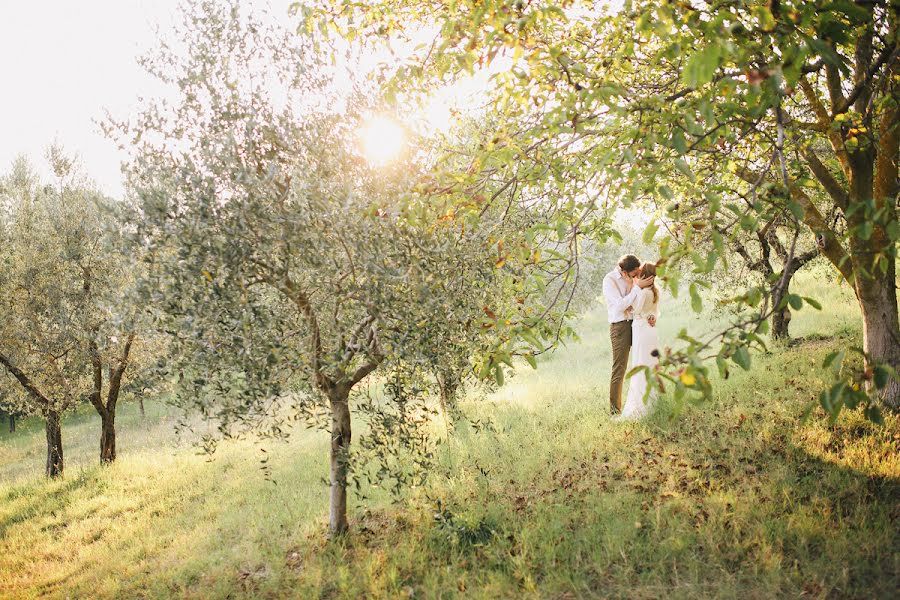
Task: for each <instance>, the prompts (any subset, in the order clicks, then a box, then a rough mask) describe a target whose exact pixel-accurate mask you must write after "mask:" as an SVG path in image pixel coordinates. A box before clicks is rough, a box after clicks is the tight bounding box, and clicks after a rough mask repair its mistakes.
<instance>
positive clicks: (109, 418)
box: [100, 410, 116, 463]
mask: <svg viewBox="0 0 900 600" xmlns="http://www.w3.org/2000/svg"><path fill="white" fill-rule="evenodd" d="M100 421H101V426H100V427H101V430H100V462H101V463H111V462H113V461H114V460H116V413H115V411H114V410H112V411H107V412H106V414H102V413H101V415H100Z"/></svg>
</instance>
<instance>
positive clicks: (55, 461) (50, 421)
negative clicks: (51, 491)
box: [46, 410, 63, 477]
mask: <svg viewBox="0 0 900 600" xmlns="http://www.w3.org/2000/svg"><path fill="white" fill-rule="evenodd" d="M46 429H47V477H59V476H61V475H62V474H63V445H62V424H61V423H60V415H59V412H58V411H55V410H51V411H49V412H48V413H47V418H46Z"/></svg>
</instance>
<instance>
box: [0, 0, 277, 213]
mask: <svg viewBox="0 0 900 600" xmlns="http://www.w3.org/2000/svg"><path fill="white" fill-rule="evenodd" d="M178 3H179V2H178V0H31V1H29V0H0V77H2V80H0V81H2V84H0V173H3V172H6V171H8V170H9V168H10V166H11V164H12V161H13V160H14V159H15V157H16V156H18V155H20V154H25V155H26V156H28V157H29V158H30V159H31V162H32V163H33V164H34V165H35V166H36V167H38V168H40V169H42V170H44V168H45V162H46V161H45V160H44V151H45V149H46V147H47V146H48V145H49V144H50V143H51V142H53V141H54V140H56V141H58V142H60V143H61V144H62V145H63V146H64V147H65V148H66V149H67V150H68V151H69V152H75V153H77V154H78V155H79V157H80V158H81V162H82V165H83V166H84V168H85V171H86V172H87V174H88V175H89V176H90V177H92V178H93V179H94V180H96V181H97V183H98V184H99V185H100V187H101V188H102V189H103V191H104V192H106V193H107V194H111V195H113V196H120V195H121V194H122V177H121V174H120V171H119V165H120V163H121V161H122V160H123V159H124V158H125V157H124V155H122V154H120V152H119V151H118V149H117V148H116V146H115V144H114V143H113V142H112V141H110V140H108V139H106V138H105V137H104V136H103V134H102V133H101V132H100V128H99V126H98V125H97V121H98V120H100V119H102V118H103V116H104V114H105V112H104V111H105V110H109V111H110V112H111V113H112V114H113V115H114V116H117V117H125V116H127V115H129V114H131V112H132V109H133V108H135V107H136V105H137V99H138V97H139V96H141V95H143V96H151V95H154V94H157V93H160V88H159V86H158V85H157V84H156V83H155V81H154V80H153V79H152V78H150V77H149V76H147V75H146V74H145V73H144V71H143V70H142V69H141V67H140V66H139V65H138V64H137V57H138V56H139V55H141V54H144V53H145V52H146V51H147V50H148V49H150V48H152V47H153V45H154V43H155V41H156V39H157V38H156V33H155V28H156V27H157V26H158V27H160V28H161V29H162V31H163V32H166V31H168V30H170V29H171V27H172V25H173V24H174V23H175V22H176V19H177V13H176V8H177V6H178ZM249 3H250V4H256V3H258V2H257V0H253V1H251V2H249ZM270 4H271V5H272V6H273V7H279V6H280V5H283V6H284V11H283V13H284V14H285V18H286V19H287V18H288V17H287V7H288V6H289V5H290V0H271V2H270Z"/></svg>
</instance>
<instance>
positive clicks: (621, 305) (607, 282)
mask: <svg viewBox="0 0 900 600" xmlns="http://www.w3.org/2000/svg"><path fill="white" fill-rule="evenodd" d="M640 291H641V289H640V288H639V287H638V286H636V285H635V286H634V287H632V288H631V291H630V292H628V293H627V294H625V295H624V296H623V295H622V292H620V291H619V288H618V287H617V286H616V282H615V281H613V280H612V279H611V278H610V277H605V278H604V279H603V297H604V298H605V299H606V304H607V306H609V307H610V308H613V309H615V310H617V311H618V310H621V311H623V312H624V311H625V309H626V308H628V307H629V306H631V305H632V304H634V299H635V298H637V294H638V292H640Z"/></svg>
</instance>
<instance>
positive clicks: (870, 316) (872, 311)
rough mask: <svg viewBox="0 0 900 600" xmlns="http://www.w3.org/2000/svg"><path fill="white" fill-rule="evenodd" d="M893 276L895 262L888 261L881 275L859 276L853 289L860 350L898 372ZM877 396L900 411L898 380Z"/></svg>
mask: <svg viewBox="0 0 900 600" xmlns="http://www.w3.org/2000/svg"><path fill="white" fill-rule="evenodd" d="M895 278H896V274H895V265H894V262H893V261H891V263H890V267H889V268H888V273H887V274H886V275H885V276H884V277H872V278H863V277H862V276H858V277H857V286H856V290H857V296H858V298H859V306H860V309H861V311H862V316H863V350H865V351H866V353H867V354H868V355H869V356H870V357H871V359H872V361H873V362H875V363H887V364H889V365H890V366H891V367H893V368H894V370H895V371H898V372H900V323H898V317H897V288H896V284H895ZM872 366H874V365H872ZM880 397H881V400H882V402H884V404H885V405H886V406H887V407H889V408H891V409H893V410H900V381H897V380H896V379H893V378H890V379H889V381H888V385H887V387H886V388H885V389H883V390H881V392H880Z"/></svg>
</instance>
